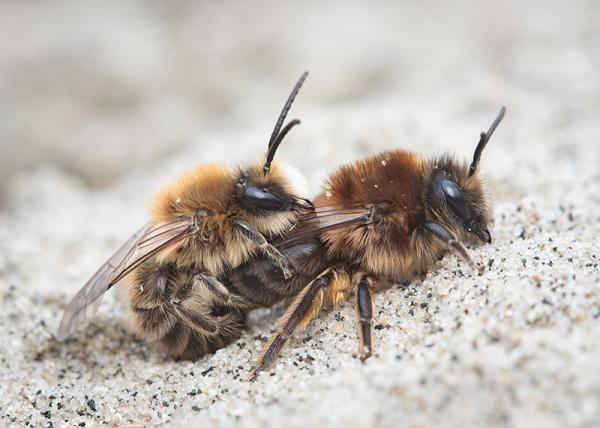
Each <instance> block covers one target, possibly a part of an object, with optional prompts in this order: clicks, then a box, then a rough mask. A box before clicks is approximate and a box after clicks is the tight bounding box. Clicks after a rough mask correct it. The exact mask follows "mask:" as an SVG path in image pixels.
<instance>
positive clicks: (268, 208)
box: [236, 162, 312, 216]
mask: <svg viewBox="0 0 600 428" xmlns="http://www.w3.org/2000/svg"><path fill="white" fill-rule="evenodd" d="M304 189H305V186H304V178H303V177H302V175H300V173H299V172H298V171H297V170H296V169H294V168H292V167H291V166H288V165H285V164H284V163H282V162H274V163H273V164H272V165H270V168H269V172H268V174H264V171H263V163H262V162H261V163H259V164H255V165H254V166H252V167H250V168H248V169H245V170H240V173H239V178H238V181H237V184H236V199H237V201H238V203H239V205H240V207H241V208H242V209H244V210H245V211H248V212H250V213H253V214H260V215H262V216H265V215H269V214H277V213H281V212H286V211H290V212H297V211H303V210H309V209H311V208H312V204H311V202H310V201H309V200H307V199H304V195H305V194H306V193H305V190H304Z"/></svg>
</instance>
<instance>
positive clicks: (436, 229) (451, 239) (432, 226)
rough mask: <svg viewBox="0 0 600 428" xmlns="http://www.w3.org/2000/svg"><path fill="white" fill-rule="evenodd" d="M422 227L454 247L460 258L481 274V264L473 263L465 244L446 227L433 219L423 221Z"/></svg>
mask: <svg viewBox="0 0 600 428" xmlns="http://www.w3.org/2000/svg"><path fill="white" fill-rule="evenodd" d="M423 227H424V228H425V229H426V230H427V231H429V232H430V233H431V234H432V235H433V236H435V237H436V238H438V239H440V240H441V241H443V242H444V243H445V244H446V245H448V246H449V247H450V248H452V249H454V251H456V252H457V253H458V254H459V255H460V256H461V257H462V259H463V260H464V261H465V262H467V264H468V265H469V267H471V269H473V270H476V271H477V273H478V274H479V275H482V274H483V269H484V268H483V266H482V265H479V266H477V265H475V262H473V259H472V258H471V256H470V255H469V252H468V251H467V249H466V248H465V246H464V245H463V244H462V243H461V242H460V241H459V240H458V239H456V237H455V236H454V235H453V234H452V233H450V231H449V230H448V229H446V228H445V227H444V226H442V225H441V224H439V223H436V222H434V221H425V222H423Z"/></svg>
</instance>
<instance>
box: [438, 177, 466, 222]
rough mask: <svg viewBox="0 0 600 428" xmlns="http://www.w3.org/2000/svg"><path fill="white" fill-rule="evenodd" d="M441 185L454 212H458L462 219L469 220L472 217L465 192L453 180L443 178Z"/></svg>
mask: <svg viewBox="0 0 600 428" xmlns="http://www.w3.org/2000/svg"><path fill="white" fill-rule="evenodd" d="M441 186H442V190H443V191H444V195H445V196H446V202H448V204H449V205H450V206H451V207H452V209H453V210H454V212H456V214H458V216H459V217H460V218H461V219H463V220H469V219H470V218H471V211H470V210H469V207H468V206H467V204H466V203H465V200H464V198H463V194H462V192H461V191H460V188H459V187H458V186H457V185H456V183H455V182H454V181H451V180H443V181H442V183H441Z"/></svg>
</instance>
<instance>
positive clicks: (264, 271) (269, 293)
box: [224, 240, 326, 307]
mask: <svg viewBox="0 0 600 428" xmlns="http://www.w3.org/2000/svg"><path fill="white" fill-rule="evenodd" d="M323 252H324V247H323V246H322V245H321V244H320V243H319V242H318V241H316V240H315V241H314V242H305V243H302V244H299V245H295V246H293V247H291V248H287V249H286V250H284V254H285V255H286V257H288V259H290V260H293V261H294V271H293V274H292V277H291V278H288V279H286V278H285V277H284V276H283V273H282V271H281V269H280V267H279V266H278V265H277V264H276V263H274V262H272V261H271V260H268V259H266V258H254V259H252V260H251V261H250V262H248V263H246V264H245V265H242V266H240V267H239V268H238V269H235V270H234V271H233V272H231V274H230V275H228V277H227V278H226V280H225V282H224V283H225V286H226V287H227V288H228V289H229V291H230V292H231V293H234V294H237V295H240V296H242V297H243V298H245V299H247V300H248V301H249V302H252V303H253V304H254V305H258V306H262V307H270V306H272V305H274V304H275V303H277V302H280V301H281V300H283V299H285V298H287V297H292V296H295V295H296V294H297V293H298V292H299V291H300V290H302V289H303V288H304V286H305V285H306V284H307V283H308V282H310V281H311V280H312V279H313V278H314V277H315V276H316V275H318V274H319V273H320V272H321V271H322V270H323V269H324V268H325V263H326V258H325V257H324V254H323Z"/></svg>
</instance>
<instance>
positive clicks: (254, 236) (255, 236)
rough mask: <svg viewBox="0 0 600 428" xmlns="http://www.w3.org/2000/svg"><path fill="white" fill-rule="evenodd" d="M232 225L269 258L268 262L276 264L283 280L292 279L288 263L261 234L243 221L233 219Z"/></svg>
mask: <svg viewBox="0 0 600 428" xmlns="http://www.w3.org/2000/svg"><path fill="white" fill-rule="evenodd" d="M233 225H234V226H236V227H238V228H239V229H240V230H241V231H242V233H243V234H244V236H246V237H247V238H248V239H250V240H251V241H252V242H254V243H255V244H256V246H257V247H258V248H259V249H260V250H261V251H262V252H263V253H264V254H265V255H266V256H267V257H268V258H269V260H271V261H273V262H274V263H277V265H278V266H279V268H280V269H281V271H282V273H283V276H284V277H285V279H290V278H291V277H292V271H291V267H290V265H289V263H288V260H287V258H286V257H285V256H284V255H283V254H281V252H280V251H279V250H278V249H277V248H275V247H274V246H273V245H271V244H269V242H268V241H267V239H266V238H265V237H264V236H263V235H262V233H260V232H259V231H257V230H256V229H254V228H253V227H252V226H250V225H249V224H248V223H246V222H245V221H243V220H239V219H235V220H233Z"/></svg>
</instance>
